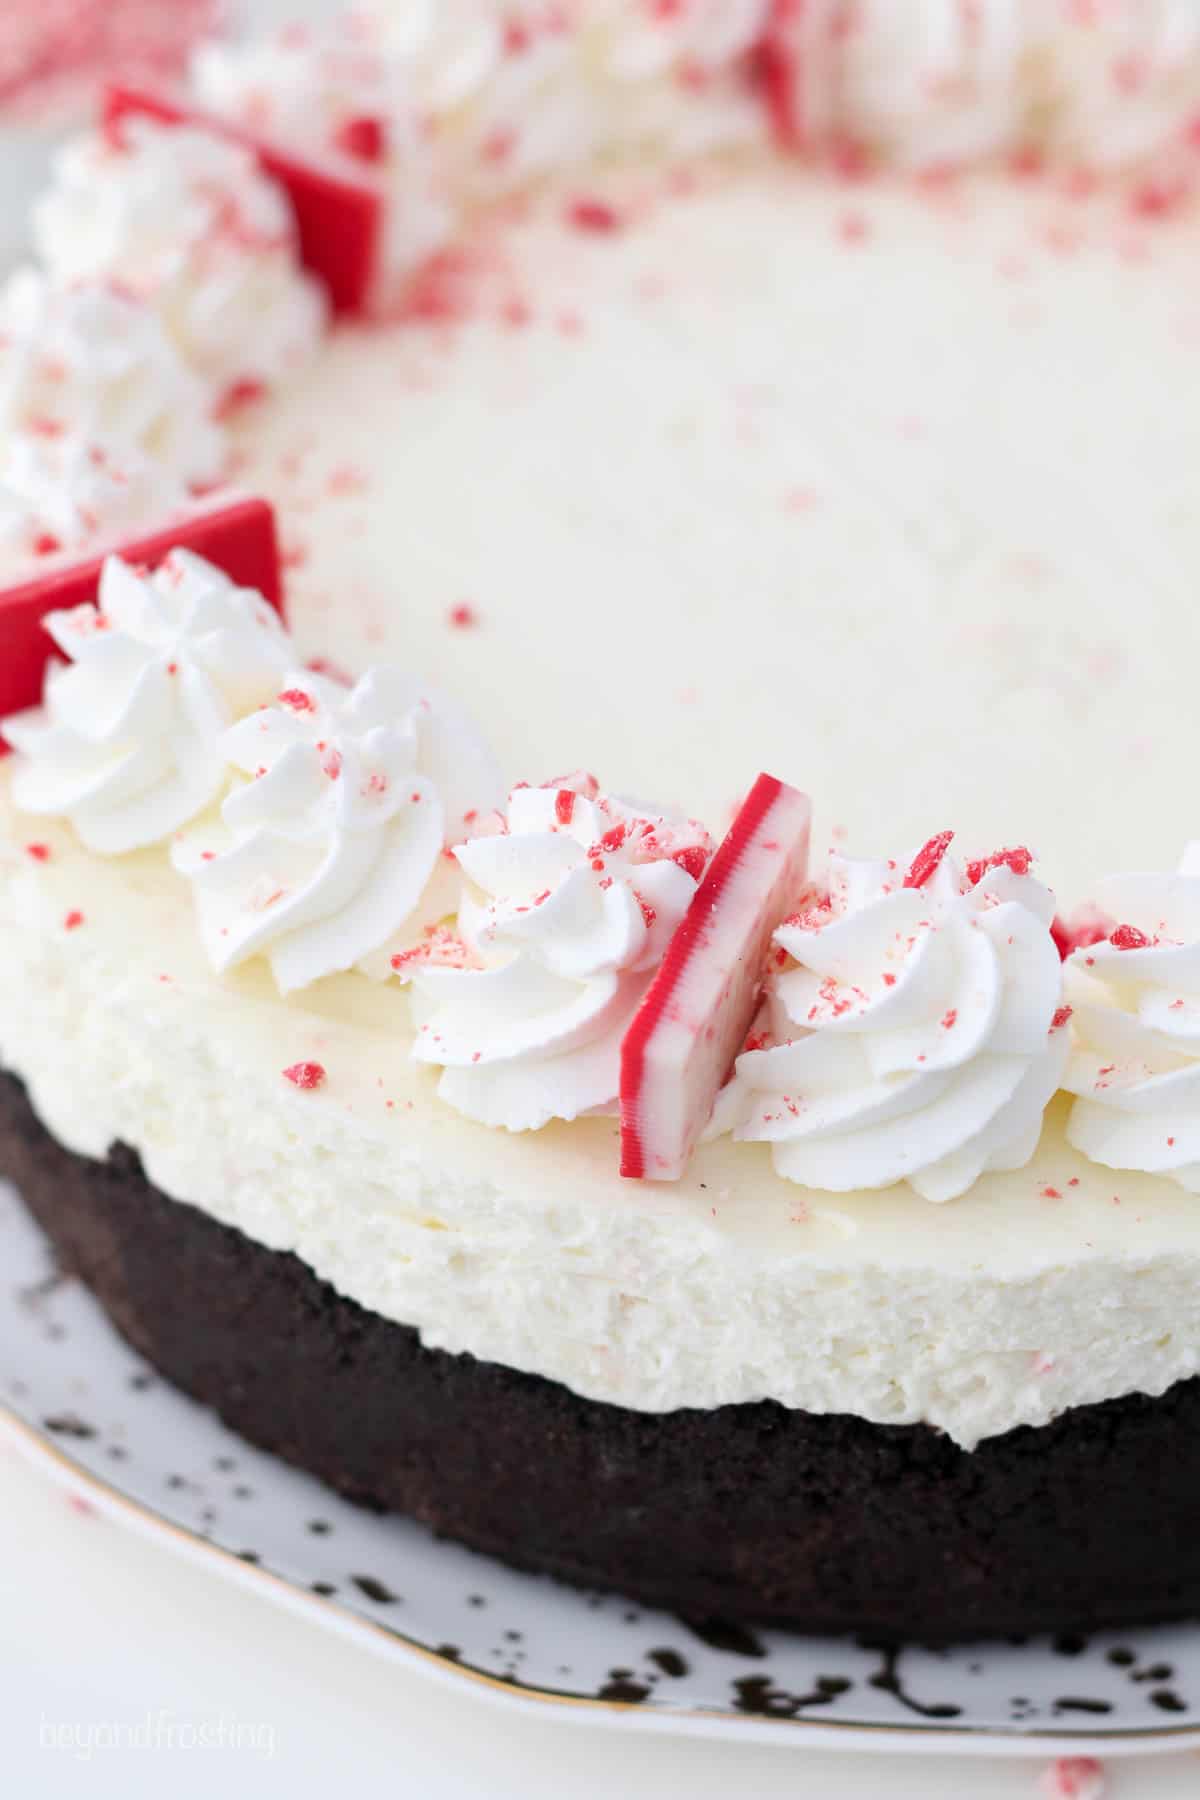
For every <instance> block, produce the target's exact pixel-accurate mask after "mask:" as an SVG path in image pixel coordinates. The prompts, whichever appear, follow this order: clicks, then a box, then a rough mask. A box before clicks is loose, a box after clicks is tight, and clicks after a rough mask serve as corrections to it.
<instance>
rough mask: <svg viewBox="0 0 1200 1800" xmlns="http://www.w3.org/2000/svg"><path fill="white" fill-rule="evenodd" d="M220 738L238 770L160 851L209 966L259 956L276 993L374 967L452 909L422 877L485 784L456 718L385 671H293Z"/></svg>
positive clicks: (488, 790) (485, 764)
mask: <svg viewBox="0 0 1200 1800" xmlns="http://www.w3.org/2000/svg"><path fill="white" fill-rule="evenodd" d="M220 748H221V752H222V754H223V756H224V757H225V758H226V760H227V761H228V763H230V764H231V765H232V767H233V768H234V769H235V770H236V771H237V774H238V776H240V778H241V779H239V780H237V782H236V785H235V786H234V787H233V788H232V790H231V791H230V792H229V794H228V795H227V796H226V797H225V799H224V801H223V803H222V806H221V809H220V816H219V818H213V819H211V820H206V821H204V822H203V823H202V824H201V825H199V826H197V828H196V829H195V830H194V831H192V832H190V833H188V834H187V835H186V836H185V837H183V838H182V839H180V840H179V841H178V842H177V843H176V844H175V845H174V846H173V848H172V860H173V861H174V864H175V867H176V868H177V869H179V870H180V871H181V873H183V874H185V875H186V876H187V877H188V879H189V880H190V881H191V883H192V889H193V894H194V897H195V902H196V909H197V915H198V918H199V923H200V931H201V935H202V937H203V940H204V945H205V949H206V950H207V952H208V955H209V959H210V961H211V962H212V964H213V966H214V968H216V969H217V970H218V971H222V972H223V971H225V970H227V969H231V968H234V967H236V966H237V965H238V964H240V963H243V962H245V961H247V960H248V958H250V957H253V956H259V955H261V956H265V957H266V958H267V960H268V961H269V962H270V965H271V969H272V972H273V973H274V976H275V980H276V982H277V984H278V986H279V987H280V989H281V990H282V991H283V992H285V993H286V992H290V991H291V990H293V989H295V988H301V987H306V986H307V985H308V984H309V983H310V982H313V981H318V980H320V979H321V978H322V977H323V976H326V975H332V974H335V973H338V972H340V971H342V970H346V969H351V968H354V967H355V966H356V965H364V964H365V965H367V967H368V972H370V973H378V974H386V973H387V972H389V969H388V961H387V959H388V958H389V957H390V955H391V953H392V952H393V951H394V950H398V949H399V948H400V947H401V946H403V945H405V944H407V943H408V942H410V941H411V940H412V938H413V937H414V936H415V935H419V932H420V928H421V927H422V926H423V925H424V924H425V923H426V922H429V921H436V919H437V918H438V917H439V916H440V915H441V914H443V913H444V912H446V911H447V910H449V909H450V908H452V906H453V904H454V900H455V898H456V890H455V889H454V888H451V889H450V890H449V892H448V891H447V889H446V886H445V883H444V882H442V881H435V879H434V878H435V876H438V875H440V874H441V872H442V868H443V865H444V864H446V863H447V859H446V857H445V856H444V851H445V848H446V845H447V842H448V840H451V839H454V838H461V837H462V836H463V834H464V833H465V831H466V830H467V829H468V828H469V825H470V822H471V820H473V819H474V818H475V817H477V816H479V814H480V813H481V812H482V811H483V810H485V809H486V808H488V807H489V806H490V805H492V803H493V802H494V800H495V798H496V797H497V794H498V792H499V791H500V790H499V787H498V782H497V779H496V774H495V770H494V767H493V764H492V761H491V758H490V756H489V755H488V753H487V751H486V750H485V748H484V746H483V745H482V744H481V742H480V741H479V739H478V737H477V736H476V734H475V732H474V730H473V728H472V727H471V726H470V725H469V723H468V722H467V720H466V719H465V718H463V717H462V716H461V715H460V714H459V713H458V712H457V710H456V709H455V708H453V707H452V706H451V705H450V704H449V703H447V702H446V701H444V700H438V699H436V698H435V697H433V696H432V695H430V694H429V693H428V691H426V690H423V689H422V688H421V687H420V686H418V684H417V683H415V682H414V681H412V680H410V679H409V678H408V677H407V676H405V675H402V674H400V673H399V671H397V670H394V669H389V668H376V669H372V670H370V671H369V672H368V673H367V674H366V675H364V676H363V678H362V680H361V681H360V682H359V683H358V684H357V686H356V687H354V688H353V689H352V690H347V689H345V688H344V687H342V686H340V685H339V684H338V683H336V682H334V681H330V680H328V679H326V678H324V677H322V676H319V675H315V674H313V673H312V672H311V671H307V670H300V671H295V670H293V671H292V672H291V673H289V674H287V675H286V676H285V677H284V679H283V680H282V681H281V682H280V683H279V684H278V687H277V692H276V694H275V697H274V704H272V705H269V706H264V707H263V708H261V709H260V710H259V711H258V712H256V713H253V714H252V715H251V716H250V717H248V718H244V719H242V720H241V722H240V723H239V724H237V725H235V726H234V727H233V728H232V729H231V730H230V731H228V732H227V733H226V734H225V735H224V736H223V738H222V740H221V745H220ZM449 866H450V867H451V869H452V868H453V865H452V864H450V865H449ZM381 957H382V958H383V959H384V960H383V962H382V964H381V963H380V961H379V959H380V958H381Z"/></svg>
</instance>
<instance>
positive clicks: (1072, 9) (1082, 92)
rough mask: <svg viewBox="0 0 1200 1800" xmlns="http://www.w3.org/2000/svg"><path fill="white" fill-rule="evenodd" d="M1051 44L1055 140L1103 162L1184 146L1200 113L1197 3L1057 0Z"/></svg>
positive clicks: (1047, 114) (1047, 113)
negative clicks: (1072, 1) (1075, 0)
mask: <svg viewBox="0 0 1200 1800" xmlns="http://www.w3.org/2000/svg"><path fill="white" fill-rule="evenodd" d="M1052 22H1053V27H1054V29H1053V31H1052V33H1051V34H1050V35H1049V39H1048V42H1047V43H1046V46H1045V52H1044V60H1043V68H1044V100H1043V114H1044V119H1045V129H1046V135H1047V137H1048V140H1049V142H1050V144H1051V146H1052V147H1053V148H1054V149H1055V150H1056V151H1057V152H1059V153H1061V154H1063V155H1066V156H1073V157H1077V158H1079V159H1081V160H1084V161H1086V162H1088V163H1089V164H1092V165H1094V166H1097V167H1099V168H1101V169H1118V168H1121V167H1124V166H1126V165H1129V164H1133V163H1137V162H1139V161H1142V160H1144V159H1146V158H1147V157H1150V156H1153V155H1154V154H1155V153H1156V152H1158V151H1161V150H1163V149H1164V148H1166V147H1168V146H1170V145H1172V144H1178V145H1179V146H1180V147H1181V148H1182V147H1183V145H1184V143H1185V140H1186V134H1187V131H1188V128H1189V127H1190V126H1191V125H1192V123H1193V122H1194V120H1195V118H1196V116H1197V114H1198V112H1200V7H1196V6H1194V5H1193V4H1192V3H1191V0H1101V3H1100V4H1098V5H1094V6H1087V7H1084V6H1079V5H1072V4H1070V3H1069V0H1060V4H1058V5H1057V6H1056V7H1055V8H1054V9H1053V21H1052Z"/></svg>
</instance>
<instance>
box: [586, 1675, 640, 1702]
mask: <svg viewBox="0 0 1200 1800" xmlns="http://www.w3.org/2000/svg"><path fill="white" fill-rule="evenodd" d="M631 1673H632V1672H631V1671H630V1670H629V1669H612V1670H610V1672H609V1677H608V1680H607V1681H606V1682H605V1683H604V1685H603V1686H602V1687H598V1688H597V1689H596V1698H597V1700H620V1701H622V1702H624V1704H625V1705H626V1706H640V1705H641V1703H642V1701H643V1700H647V1699H649V1697H650V1689H649V1688H648V1687H647V1686H646V1685H645V1683H644V1682H641V1681H634V1680H632V1679H631Z"/></svg>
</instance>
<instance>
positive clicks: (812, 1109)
mask: <svg viewBox="0 0 1200 1800" xmlns="http://www.w3.org/2000/svg"><path fill="white" fill-rule="evenodd" d="M949 836H950V834H949V833H945V834H943V835H942V836H941V837H940V838H936V839H933V840H931V842H930V843H929V844H927V845H926V846H925V848H924V850H922V851H921V852H920V853H919V854H918V856H917V857H916V858H915V859H914V861H913V862H912V864H910V865H908V867H907V868H906V866H905V865H904V864H903V863H898V862H892V861H888V862H865V861H856V860H851V859H849V858H845V857H842V856H838V855H834V856H833V857H832V858H831V863H830V871H829V890H828V893H827V894H823V895H821V896H819V897H816V898H814V899H813V900H812V902H811V903H810V904H809V905H808V906H807V907H806V908H805V909H804V910H803V911H801V912H800V913H798V914H797V915H795V916H794V917H793V918H792V919H790V920H788V921H786V922H785V923H784V924H783V925H782V926H780V928H779V929H778V930H777V931H776V933H775V937H774V942H775V946H776V958H777V962H776V967H775V969H774V970H773V972H772V974H771V977H770V981H769V985H768V996H767V1016H766V1020H765V1030H764V1032H763V1033H761V1034H759V1035H757V1036H755V1037H754V1038H752V1040H751V1041H752V1043H753V1044H754V1045H755V1046H756V1047H753V1048H748V1049H747V1050H746V1051H745V1052H744V1053H743V1055H741V1056H739V1058H738V1060H737V1064H736V1073H735V1077H734V1080H733V1082H732V1083H731V1084H730V1086H729V1087H728V1088H727V1089H726V1090H725V1093H724V1095H723V1096H722V1098H721V1101H720V1103H719V1107H718V1115H717V1119H718V1124H719V1125H720V1126H723V1127H725V1128H729V1127H731V1126H732V1128H733V1131H734V1135H735V1137H739V1138H746V1139H751V1140H753V1141H756V1142H761V1143H768V1144H770V1146H771V1151H772V1156H773V1160H774V1163H775V1168H776V1170H777V1171H778V1173H779V1174H780V1175H784V1176H786V1177H787V1178H788V1179H789V1180H791V1181H797V1182H802V1183H804V1184H805V1185H806V1186H808V1187H812V1188H823V1189H827V1190H830V1191H833V1192H847V1191H850V1190H852V1189H856V1188H881V1187H888V1186H890V1185H891V1184H892V1183H893V1182H897V1181H908V1182H909V1184H910V1185H911V1186H912V1187H913V1188H915V1189H916V1191H917V1192H918V1193H919V1194H921V1195H922V1196H923V1197H924V1198H925V1199H926V1200H935V1201H943V1200H953V1199H955V1198H956V1197H957V1196H958V1195H960V1194H962V1193H965V1192H966V1190H967V1189H968V1188H969V1187H970V1186H971V1184H972V1183H973V1182H974V1181H976V1180H977V1179H978V1177H979V1176H980V1175H981V1174H983V1172H984V1171H985V1170H987V1169H1017V1168H1021V1167H1022V1166H1023V1165H1024V1164H1025V1163H1026V1162H1028V1160H1029V1158H1030V1157H1031V1156H1032V1155H1033V1152H1034V1150H1035V1149H1036V1147H1037V1142H1038V1138H1039V1136H1040V1134H1041V1128H1042V1114H1043V1111H1044V1110H1045V1107H1046V1105H1047V1103H1048V1102H1049V1100H1050V1099H1051V1097H1052V1095H1053V1094H1054V1092H1055V1090H1056V1089H1057V1088H1058V1086H1059V1084H1060V1080H1061V1076H1062V1072H1063V1069H1064V1067H1065V1064H1066V1058H1067V1053H1068V1038H1069V1033H1068V1032H1067V1030H1066V1029H1065V1025H1066V1021H1067V1017H1068V1014H1067V1011H1066V1009H1065V1008H1063V1007H1062V1005H1061V1001H1062V965H1061V962H1060V960H1059V955H1058V951H1057V950H1056V948H1055V945H1054V941H1053V939H1052V937H1051V935H1050V924H1051V921H1052V919H1053V917H1054V898H1053V895H1052V894H1051V893H1050V891H1049V890H1048V889H1047V888H1045V887H1043V886H1042V885H1041V884H1040V883H1039V882H1037V881H1035V880H1034V879H1033V878H1032V876H1031V875H1030V874H1029V873H1028V869H1029V862H1030V858H1029V853H1028V852H1027V851H1011V852H1002V853H1001V855H1000V857H999V859H986V860H985V861H984V862H983V863H979V864H969V865H967V867H966V869H964V868H963V867H962V866H960V864H959V863H957V862H956V861H955V860H954V859H953V858H952V857H950V856H949V855H947V854H946V847H947V844H948V842H949ZM760 1045H761V1047H758V1046H760Z"/></svg>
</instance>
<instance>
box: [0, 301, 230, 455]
mask: <svg viewBox="0 0 1200 1800" xmlns="http://www.w3.org/2000/svg"><path fill="white" fill-rule="evenodd" d="M212 400H213V395H212V390H211V389H210V388H209V386H208V385H207V384H206V383H205V382H203V381H201V380H200V379H199V378H198V377H197V376H196V375H194V374H192V373H191V371H190V370H189V369H188V368H187V367H186V365H185V364H184V362H183V360H182V358H181V357H180V355H179V352H178V351H177V350H176V349H175V346H174V345H173V344H172V343H171V340H170V339H169V338H168V336H167V334H166V332H165V330H164V328H163V326H162V323H161V321H160V320H159V319H158V318H157V317H156V316H155V314H154V313H153V312H152V311H151V310H150V309H149V307H147V306H145V305H143V304H142V302H141V301H140V300H137V299H135V298H133V297H132V296H131V295H128V294H126V293H124V292H123V291H121V290H118V289H117V288H116V287H114V286H112V285H110V284H108V283H105V282H102V281H97V282H82V283H77V284H76V283H72V284H71V285H69V286H58V285H56V284H54V283H52V282H49V281H47V280H46V278H45V277H44V276H42V275H39V274H38V273H37V272H36V271H35V270H33V269H21V270H18V272H17V273H16V274H15V275H13V276H12V277H11V278H10V280H9V281H8V282H7V283H6V285H5V286H4V288H3V289H2V290H0V436H4V437H7V436H8V435H9V434H10V433H13V432H17V431H27V432H32V433H33V434H34V435H35V436H38V437H62V436H75V437H80V438H83V439H84V440H85V441H87V442H89V443H102V444H111V445H114V446H120V445H126V444H127V445H130V446H132V447H133V448H134V449H135V450H140V451H142V452H143V453H144V454H145V455H146V456H149V457H151V458H152V459H153V460H154V461H155V462H157V463H159V464H160V465H161V466H162V468H163V470H164V471H165V473H166V474H167V476H168V477H170V478H172V479H174V480H176V481H179V482H185V483H187V484H188V485H192V484H201V483H206V482H211V481H215V480H216V479H217V478H218V476H219V475H220V474H221V469H222V465H223V462H224V457H225V440H224V436H223V434H222V432H221V430H220V428H219V426H217V425H216V424H215V423H214V421H213V419H212V416H211V414H212Z"/></svg>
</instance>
